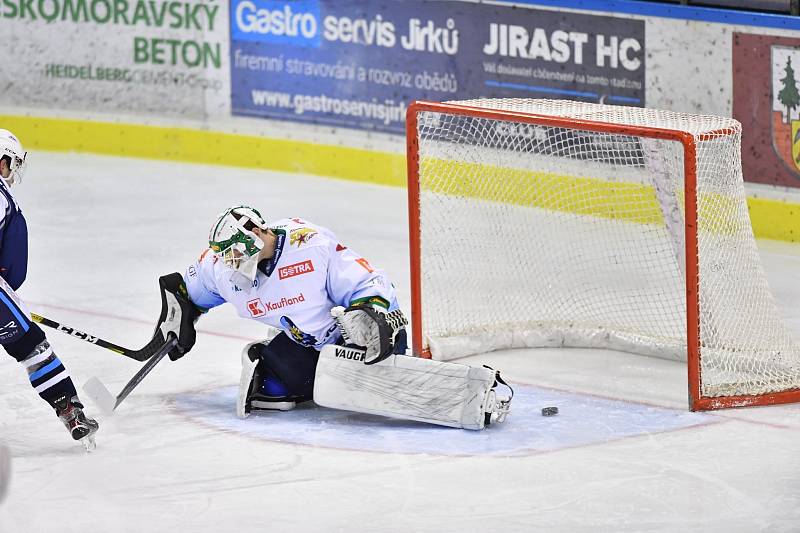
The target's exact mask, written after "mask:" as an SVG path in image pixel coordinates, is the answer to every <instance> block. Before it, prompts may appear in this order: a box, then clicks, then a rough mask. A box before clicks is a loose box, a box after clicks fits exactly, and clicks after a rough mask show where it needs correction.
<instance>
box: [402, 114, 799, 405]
mask: <svg viewBox="0 0 800 533" xmlns="http://www.w3.org/2000/svg"><path fill="white" fill-rule="evenodd" d="M407 135H408V171H409V173H408V179H409V189H408V191H409V226H410V241H411V271H412V348H413V350H414V352H415V353H416V354H418V355H423V356H428V357H433V358H435V359H440V360H446V359H451V358H454V357H461V356H465V355H470V354H475V353H483V352H487V351H491V350H496V349H501V348H513V347H540V346H549V347H553V346H571V347H595V348H610V349H616V350H623V351H628V352H633V353H641V354H645V355H651V356H656V357H663V358H671V359H677V360H685V361H687V363H688V383H689V405H690V408H691V409H693V410H698V409H714V408H720V407H732V406H742V405H756V404H770V403H784V402H790V401H798V400H800V391H798V388H800V345H798V344H797V343H796V341H795V340H794V339H793V337H792V334H791V333H790V332H789V331H788V329H787V328H786V327H785V326H784V323H783V321H782V319H781V317H780V316H779V311H778V309H777V306H776V305H775V302H774V300H773V297H772V295H771V293H770V290H769V287H768V285H767V280H766V277H765V275H764V272H763V269H762V267H761V262H760V258H759V254H758V249H757V248H756V242H755V239H754V237H753V232H752V228H751V225H750V218H749V214H748V209H747V203H746V199H745V192H744V186H743V181H742V170H741V164H740V144H741V142H740V140H741V125H740V124H739V123H738V122H737V121H736V120H733V119H730V118H724V117H715V116H704V115H693V114H684V113H674V112H668V111H658V110H652V109H641V108H630V107H618V106H606V105H599V104H588V103H580V102H570V101H557V100H528V99H481V100H469V101H461V102H451V103H427V102H416V103H414V104H412V105H411V107H410V109H409V113H408V122H407Z"/></svg>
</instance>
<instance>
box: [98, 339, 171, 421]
mask: <svg viewBox="0 0 800 533" xmlns="http://www.w3.org/2000/svg"><path fill="white" fill-rule="evenodd" d="M177 344H178V339H177V338H176V337H175V335H174V334H173V333H170V334H169V336H168V338H167V340H166V342H164V344H163V345H162V346H161V348H159V349H158V351H157V352H156V353H155V355H153V357H151V358H150V360H149V361H147V363H145V365H144V366H142V368H141V369H139V371H138V372H137V373H136V374H135V375H134V376H133V377H132V378H131V379H130V381H128V383H127V384H126V385H125V386H124V387H123V388H122V391H121V392H120V393H119V394H117V396H116V397H114V396H113V395H112V394H111V392H109V390H108V388H107V387H106V386H105V385H103V382H102V381H100V380H99V379H98V378H97V377H91V378H89V379H88V380H87V381H86V383H85V384H84V385H83V390H84V391H85V392H86V394H87V395H88V396H89V397H90V398H91V399H92V401H93V402H94V403H95V404H96V405H97V406H98V407H99V408H100V410H101V411H103V412H104V413H105V414H107V415H110V414H113V413H114V411H115V410H116V409H117V407H119V404H121V403H122V402H123V401H124V400H125V398H127V397H128V395H130V393H131V392H133V389H135V388H136V387H137V386H138V385H139V383H141V382H142V380H143V379H144V378H145V376H147V374H149V373H150V371H151V370H153V368H155V366H156V365H157V364H158V362H159V361H161V360H162V359H163V358H164V356H165V355H167V354H168V353H169V352H170V350H172V349H173V348H174V347H175V346H177Z"/></svg>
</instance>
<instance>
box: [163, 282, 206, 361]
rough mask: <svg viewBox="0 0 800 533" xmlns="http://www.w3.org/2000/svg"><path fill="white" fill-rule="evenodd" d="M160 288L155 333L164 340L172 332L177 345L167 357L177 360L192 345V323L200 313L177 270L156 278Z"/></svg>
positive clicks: (193, 341)
mask: <svg viewBox="0 0 800 533" xmlns="http://www.w3.org/2000/svg"><path fill="white" fill-rule="evenodd" d="M158 285H159V287H160V288H161V316H159V317H158V325H156V333H155V334H156V335H158V334H160V335H161V336H162V337H163V339H164V341H166V339H167V336H168V334H169V333H174V334H175V336H176V337H177V339H178V345H177V346H176V347H175V348H173V349H172V351H171V352H169V358H170V359H172V360H173V361H177V360H178V359H180V358H181V357H183V356H184V355H185V354H186V353H188V352H189V350H191V349H192V347H193V346H194V343H195V340H196V337H197V333H196V332H195V330H194V323H195V322H197V319H198V318H199V317H200V315H201V314H202V313H201V312H200V310H199V309H197V307H195V305H194V304H193V303H192V301H191V300H190V299H189V293H188V292H187V290H186V284H185V283H184V282H183V278H182V277H181V275H180V274H178V273H177V272H173V273H172V274H167V275H166V276H161V277H160V278H158Z"/></svg>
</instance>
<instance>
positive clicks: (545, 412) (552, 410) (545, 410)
mask: <svg viewBox="0 0 800 533" xmlns="http://www.w3.org/2000/svg"><path fill="white" fill-rule="evenodd" d="M557 414H558V407H555V406H552V407H542V416H555V415H557Z"/></svg>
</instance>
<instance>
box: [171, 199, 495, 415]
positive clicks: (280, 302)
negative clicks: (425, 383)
mask: <svg viewBox="0 0 800 533" xmlns="http://www.w3.org/2000/svg"><path fill="white" fill-rule="evenodd" d="M160 285H161V289H162V313H161V317H160V319H159V325H158V326H157V330H160V331H161V333H162V334H163V335H164V338H166V337H167V334H168V333H174V334H175V335H176V336H177V337H178V346H177V347H176V348H175V349H174V350H173V351H172V352H171V353H170V358H171V359H173V360H175V359H178V358H180V357H181V356H182V355H183V354H185V353H186V352H188V351H189V350H191V348H192V346H193V345H194V343H195V330H194V323H195V321H196V320H197V318H198V317H199V316H200V315H201V314H202V313H204V312H206V311H207V310H209V309H211V308H213V307H216V306H218V305H221V304H223V303H226V302H227V303H230V304H232V305H233V306H234V307H235V308H236V311H237V313H238V314H239V316H241V317H243V318H250V319H252V320H257V321H259V322H261V323H263V324H264V325H266V326H270V328H271V329H270V331H271V332H272V335H271V336H270V337H269V338H268V339H265V340H263V341H259V342H254V343H251V344H249V345H248V346H246V347H245V349H244V350H243V353H242V376H241V381H240V388H239V398H238V403H237V414H238V415H239V416H240V417H246V416H247V415H248V414H249V413H250V412H251V411H252V410H254V409H272V410H288V409H292V408H294V407H295V405H296V404H297V403H298V402H303V401H308V400H311V399H317V398H316V396H317V395H319V396H326V395H327V396H330V395H333V396H338V395H339V393H340V392H341V387H339V385H338V384H336V383H333V382H331V381H330V380H326V378H325V377H323V380H325V383H326V387H325V388H324V390H323V391H322V392H320V391H319V390H317V391H316V394H315V378H319V376H320V373H319V372H318V362H319V361H320V351H321V350H323V348H324V347H326V346H328V345H341V344H345V343H346V344H348V345H350V346H357V347H359V350H356V351H355V352H353V351H352V350H351V352H349V353H350V354H352V353H356V354H357V357H358V358H359V363H358V365H357V367H355V368H356V372H355V378H354V379H355V381H362V380H363V381H369V377H368V375H367V374H368V373H369V372H370V371H367V370H364V369H365V368H366V366H365V365H375V366H374V367H370V368H373V369H374V370H373V371H372V372H373V373H375V372H377V373H385V372H386V371H389V372H392V370H390V369H387V368H380V369H379V368H378V367H379V366H380V365H377V364H376V363H381V362H382V361H384V360H387V359H389V358H390V357H394V356H395V355H397V354H405V351H406V347H407V340H406V331H405V327H404V326H405V325H406V324H407V322H406V320H405V317H404V316H403V314H402V312H401V310H400V308H399V306H398V303H397V298H396V294H395V289H394V286H393V285H392V283H391V281H390V280H389V278H388V277H387V276H386V274H385V273H384V271H383V270H380V269H377V268H374V267H373V266H372V265H371V264H370V263H369V262H368V261H367V260H366V259H365V258H364V257H362V256H361V255H359V254H358V253H356V252H355V251H353V250H352V249H350V248H348V247H347V246H345V245H344V244H342V243H341V242H340V241H339V240H338V239H337V238H336V236H335V235H334V234H333V233H332V232H331V231H330V230H328V229H326V228H323V227H321V226H317V225H315V224H312V223H311V222H308V221H306V220H302V219H299V218H292V219H282V220H278V221H275V222H272V223H269V224H268V223H267V222H266V221H265V220H264V219H263V218H262V216H261V214H260V213H259V212H258V211H257V210H255V209H253V208H251V207H248V206H236V207H232V208H230V209H227V210H226V211H225V212H223V213H222V214H221V215H220V216H219V217H218V218H217V220H216V222H215V223H214V225H213V226H212V228H211V231H210V234H209V249H207V250H206V251H205V252H203V254H202V255H201V256H200V258H199V259H198V260H197V262H196V263H195V264H193V265H191V266H189V268H188V269H187V270H186V272H185V275H184V276H181V275H180V274H178V273H174V274H169V275H167V276H163V277H162V278H161V279H160ZM329 351H330V350H329ZM329 351H328V352H329ZM324 353H327V352H324ZM337 357H340V358H344V357H345V355H338V356H337ZM348 358H350V359H352V358H353V357H352V356H348ZM401 359H404V360H411V359H415V358H410V357H401ZM428 364H429V365H434V366H436V368H439V367H441V366H442V365H448V368H447V370H448V376H450V374H452V368H450V367H453V366H455V367H463V368H466V369H469V368H470V367H466V366H465V365H452V364H449V363H434V362H430V361H425V362H424V363H423V365H428ZM437 365H438V366H437ZM320 366H324V367H325V368H331V367H330V365H328V364H327V363H326V365H320ZM384 366H385V365H384ZM394 366H395V365H392V367H394ZM399 366H405V365H404V364H402V365H399ZM431 368H433V367H430V368H429V367H428V366H425V368H423V369H422V370H421V371H418V370H414V371H415V372H423V373H426V372H428V370H430V369H431ZM481 370H482V369H481ZM407 372H408V371H407V370H403V371H402V374H403V375H402V376H401V378H400V379H399V381H403V380H404V379H405V378H406V376H405V374H406V373H407ZM473 374H474V372H473ZM392 379H395V378H394V377H392V378H390V380H392ZM446 379H450V377H448V378H446ZM451 381H452V380H451ZM473 381H474V379H473ZM484 381H491V382H493V381H494V373H493V372H492V373H491V377H488V378H486V379H484ZM460 383H461V382H459V384H460ZM328 384H331V386H327V385H328ZM459 384H457V386H458V385H459ZM450 385H452V383H450ZM484 385H485V384H484ZM399 386H400V388H402V386H403V385H402V384H399ZM493 386H494V385H493V383H490V386H487V387H484V388H486V390H485V391H484V393H483V396H481V398H480V400H481V401H480V402H478V403H481V402H483V397H484V396H487V395H488V392H489V390H488V389H490V388H493ZM468 388H469V387H466V386H465V387H464V389H465V390H467V389H468ZM317 389H319V387H317ZM394 391H395V392H397V394H399V395H403V394H404V391H402V390H398V389H397V388H395V389H394ZM362 392H363V391H362ZM386 392H388V393H389V395H391V394H393V388H392V387H391V386H389V387H388V388H387V391H386ZM413 392H414V393H415V392H416V391H413ZM344 394H345V395H349V396H353V397H355V396H356V395H357V394H356V395H353V394H350V393H347V392H345V393H344ZM492 395H493V392H492ZM471 396H475V394H471ZM453 397H455V396H454V395H453V394H452V393H448V398H447V399H446V401H448V402H451V401H453V400H452V398H453ZM492 397H493V396H492ZM371 401H372V399H371V398H367V399H366V400H365V402H366V403H367V404H368V405H366V406H363V405H360V404H358V405H354V404H351V403H348V402H344V403H343V404H340V403H339V402H338V401H337V402H333V403H336V405H331V406H332V407H339V408H344V409H351V410H356V411H361V412H376V413H379V414H388V415H390V416H401V417H405V418H412V419H418V420H425V421H428V422H433V423H443V422H442V421H440V420H433V419H429V418H426V417H424V416H422V417H419V416H413V415H412V416H409V413H407V412H396V411H397V410H398V409H395V408H393V407H392V408H390V409H389V411H386V412H384V411H375V410H373V409H371V405H370V404H371ZM404 401H405V400H404ZM459 401H461V400H459ZM317 403H320V402H319V401H318V402H317ZM357 403H358V402H357ZM361 403H364V402H361ZM484 403H485V402H484ZM323 405H325V404H324V403H323ZM479 407H480V408H481V409H483V408H484V407H485V406H484V405H483V404H482V403H481V406H479ZM399 410H400V411H403V408H402V407H401V408H400V409H399ZM506 412H507V409H506ZM483 415H484V413H483V410H481V411H480V424H478V425H480V427H481V428H482V427H483ZM445 425H455V426H457V427H468V426H470V424H462V423H461V421H460V420H459V421H457V422H455V423H445ZM472 429H480V428H478V427H475V428H472Z"/></svg>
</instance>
